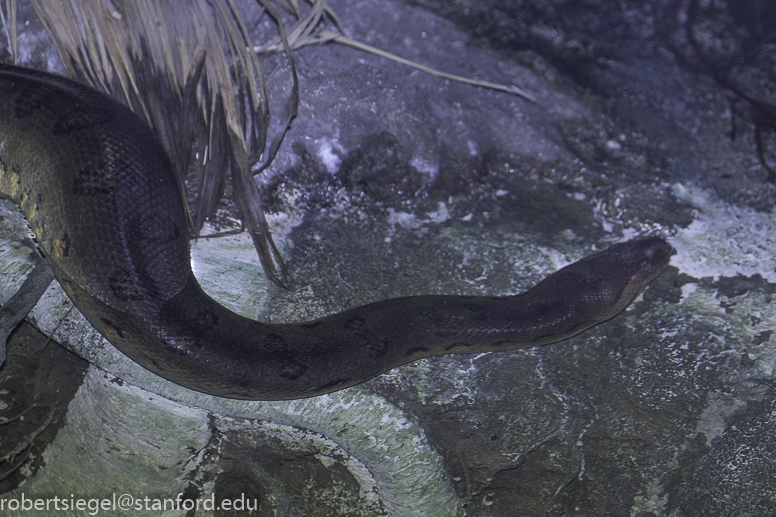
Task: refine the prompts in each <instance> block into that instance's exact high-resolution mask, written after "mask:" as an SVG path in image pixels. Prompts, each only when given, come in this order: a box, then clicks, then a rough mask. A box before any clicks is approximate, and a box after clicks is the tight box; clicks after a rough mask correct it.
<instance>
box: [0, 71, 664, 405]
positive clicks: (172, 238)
mask: <svg viewBox="0 0 776 517" xmlns="http://www.w3.org/2000/svg"><path fill="white" fill-rule="evenodd" d="M0 193H1V194H2V196H3V197H6V198H9V199H11V200H13V201H15V202H16V203H17V204H19V206H20V207H21V210H22V212H23V214H24V215H25V217H26V218H27V221H28V222H29V224H30V226H31V228H32V230H33V232H34V233H35V235H36V237H37V240H38V242H39V245H40V248H41V249H42V251H43V253H44V254H45V255H46V257H47V259H48V261H49V264H50V265H51V268H52V269H53V271H54V274H55V275H56V278H57V279H58V280H59V282H60V284H61V285H62V287H63V289H64V290H65V292H66V293H67V295H68V296H69V297H70V299H71V300H72V301H73V303H74V304H75V306H76V307H77V308H78V309H79V310H80V311H81V313H83V315H84V316H85V317H86V319H87V320H89V322H90V323H91V324H92V325H93V326H94V327H95V328H96V329H97V330H98V331H99V332H100V333H102V335H103V336H105V337H106V338H107V339H108V340H109V341H110V342H111V343H112V344H113V345H115V346H116V348H118V349H119V350H120V351H121V352H122V353H124V354H126V355H127V356H129V357H130V358H132V359H133V360H134V361H136V362H137V363H139V364H140V365H142V366H144V367H145V368H147V369H149V370H151V371H152V372H154V373H156V374H158V375H160V376H162V377H164V378H166V379H168V380H170V381H173V382H175V383H177V384H180V385H182V386H186V387H188V388H191V389H194V390H198V391H202V392H205V393H209V394H212V395H217V396H222V397H230V398H237V399H250V400H279V399H293V398H303V397H310V396H314V395H320V394H324V393H328V392H331V391H335V390H338V389H342V388H345V387H348V386H352V385H354V384H357V383H360V382H363V381H365V380H368V379H370V378H372V377H375V376H377V375H380V374H381V373H384V372H386V371H388V370H390V369H392V368H395V367H397V366H399V365H402V364H405V363H408V362H410V361H415V360H417V359H421V358H425V357H432V356H438V355H444V354H451V353H475V352H476V353H480V352H490V351H502V350H512V349H517V348H526V347H532V346H536V345H542V344H546V343H553V342H556V341H560V340H563V339H567V338H569V337H571V336H574V335H576V334H578V333H579V332H582V331H583V330H585V329H588V328H590V327H592V326H593V325H596V324H598V323H600V322H602V321H605V320H608V319H610V318H612V317H614V316H616V315H617V314H619V313H620V312H621V311H622V310H623V309H625V307H627V306H628V305H629V304H630V302H631V301H632V300H633V299H634V298H635V297H636V296H637V295H638V294H639V293H640V292H641V290H642V289H643V288H644V287H645V286H646V285H647V284H648V283H649V282H650V281H652V279H654V278H655V277H656V276H657V275H659V274H660V273H661V272H662V271H663V270H664V269H665V267H666V266H667V264H668V262H669V259H670V255H671V253H672V251H673V250H672V248H671V246H670V245H668V244H667V243H666V242H665V241H663V240H662V239H660V238H658V237H650V238H645V239H640V240H633V241H630V242H626V243H622V244H616V245H614V246H611V247H610V248H609V249H607V250H605V251H603V252H599V253H597V254H594V255H591V256H589V257H587V258H584V259H582V260H580V261H578V262H576V263H574V264H571V265H569V266H567V267H565V268H563V269H561V270H560V271H557V272H556V273H553V274H551V275H549V276H548V277H547V278H546V279H544V280H543V281H541V282H540V283H539V284H537V285H536V286H535V287H533V288H532V289H530V290H529V291H527V292H526V293H524V294H521V295H517V296H506V297H479V296H415V297H407V298H397V299H389V300H384V301H380V302H376V303H372V304H369V305H365V306H362V307H356V308H353V309H349V310H346V311H344V312H341V313H338V314H334V315H331V316H327V317H324V318H321V319H318V320H315V321H308V322H304V323H295V324H284V325H278V324H265V323H260V322H257V321H253V320H250V319H247V318H244V317H242V316H239V315H237V314H234V313H233V312H231V311H229V310H227V309H226V308H224V307H223V306H221V305H219V304H218V303H217V302H216V301H214V300H213V299H211V298H210V297H209V296H208V295H207V294H205V292H204V291H203V290H202V289H201V288H200V286H199V284H198V283H197V281H196V279H195V278H194V275H193V273H192V271H191V266H190V259H189V233H188V226H187V214H186V210H185V207H184V204H183V197H182V195H181V192H180V190H179V186H178V183H177V181H176V179H175V177H174V176H173V170H172V167H171V164H170V161H169V159H168V157H167V156H166V154H165V152H164V150H163V149H162V146H161V144H160V143H159V142H158V140H157V138H156V137H155V135H154V134H153V132H152V131H151V129H149V128H148V126H147V125H146V124H145V123H144V122H143V121H141V120H140V119H139V118H138V117H137V116H135V115H134V114H133V113H132V112H130V111H129V110H128V109H127V108H126V107H124V106H123V105H121V104H120V103H118V102H116V101H114V100H112V99H110V98H109V97H107V96H105V95H103V94H101V93H98V92H97V91H95V90H93V89H91V88H89V87H87V86H84V85H82V84H80V83H77V82H74V81H71V80H69V79H66V78H63V77H60V76H56V75H51V74H47V73H43V72H38V71H34V70H29V69H25V68H18V67H14V66H9V65H0Z"/></svg>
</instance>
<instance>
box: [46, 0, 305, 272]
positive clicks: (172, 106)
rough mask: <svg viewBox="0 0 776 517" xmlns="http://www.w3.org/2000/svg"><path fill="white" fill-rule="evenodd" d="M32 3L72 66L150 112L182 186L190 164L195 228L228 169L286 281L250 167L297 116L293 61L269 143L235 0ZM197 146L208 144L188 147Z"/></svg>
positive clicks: (262, 250) (254, 231)
mask: <svg viewBox="0 0 776 517" xmlns="http://www.w3.org/2000/svg"><path fill="white" fill-rule="evenodd" d="M32 3H33V6H34V7H35V10H36V11H37V12H38V15H39V16H40V18H41V20H42V21H43V23H44V24H45V26H46V28H47V30H48V31H49V33H50V34H51V35H52V38H53V40H54V42H55V45H56V47H57V51H58V52H59V55H60V57H61V59H62V61H63V63H64V66H65V69H66V70H67V72H68V74H69V75H70V76H71V77H75V78H78V79H79V80H82V81H85V82H88V83H90V84H92V85H93V86H95V87H96V88H98V89H101V90H103V91H105V92H107V93H109V94H111V95H113V96H114V97H117V98H123V100H124V101H125V102H126V103H127V105H128V106H129V107H130V108H132V110H133V111H135V113H138V114H139V115H141V116H143V117H145V118H146V120H147V121H148V122H149V124H150V125H151V127H152V128H153V129H154V131H155V132H156V133H157V135H158V136H159V138H160V139H161V141H162V143H163V145H164V146H165V148H166V149H167V151H168V153H169V154H170V156H171V157H172V159H173V162H174V163H175V167H176V172H177V173H178V177H179V181H180V183H181V187H182V192H185V188H184V187H185V182H186V179H187V177H188V176H187V175H188V173H189V166H190V165H193V167H192V168H193V169H194V170H195V172H194V176H193V179H192V178H191V177H188V178H189V180H190V182H191V184H192V185H193V186H194V189H193V190H194V193H193V195H191V196H189V197H188V198H187V200H186V201H187V202H188V201H189V200H190V201H191V204H190V213H191V221H192V228H193V230H194V233H195V235H198V234H199V232H200V230H201V229H202V226H203V225H204V223H205V221H206V220H207V219H208V218H209V217H211V216H212V215H213V214H214V212H215V210H216V205H217V203H218V201H219V200H220V199H221V197H222V193H223V191H224V185H225V183H226V180H227V171H229V172H230V174H231V180H232V183H233V185H234V187H235V188H234V189H233V192H234V194H233V196H234V200H235V202H236V205H237V207H238V210H239V215H240V217H241V219H242V221H243V225H244V226H245V227H246V228H247V230H248V232H249V233H250V235H251V237H252V239H253V242H254V244H255V246H256V249H257V251H258V254H259V257H260V259H261V263H262V265H263V266H264V270H265V271H266V273H267V275H268V276H269V277H270V278H271V279H272V280H273V281H274V282H276V283H278V284H282V283H283V281H284V277H285V268H284V265H283V261H282V259H281V257H280V254H279V252H278V250H277V248H276V247H275V244H274V243H273V241H272V237H271V236H270V233H269V230H268V228H267V222H266V220H265V217H264V212H263V210H262V207H261V200H260V196H259V191H258V186H257V185H256V183H255V181H253V177H252V173H251V166H252V165H253V164H255V163H256V162H258V161H259V159H261V162H262V167H266V164H268V163H269V162H270V161H271V160H272V159H273V158H274V155H275V153H276V152H277V148H278V147H279V145H280V141H281V140H282V136H283V134H284V133H285V131H286V129H287V128H288V125H289V123H290V121H291V119H292V118H293V116H294V115H295V114H296V106H297V104H298V80H297V77H296V71H295V69H294V68H293V62H292V66H291V72H292V80H293V88H292V93H291V94H290V97H289V99H288V101H287V103H286V108H285V110H284V113H283V115H282V117H281V119H282V120H281V124H280V125H279V127H278V129H277V131H276V133H275V134H274V135H273V136H272V139H271V144H270V146H269V148H267V147H266V143H267V139H268V134H267V131H268V127H269V120H270V119H269V105H268V101H267V95H266V91H265V87H264V82H263V79H262V76H261V70H260V67H259V62H258V59H257V57H256V54H255V53H254V52H252V43H251V40H250V38H249V36H248V31H247V28H246V27H245V24H244V22H243V20H242V17H241V14H240V13H239V11H238V10H237V8H236V6H235V5H234V2H233V0H219V1H207V0H189V1H187V2H179V1H175V0H123V1H122V0H112V1H111V0H32ZM162 20H163V21H164V23H161V21H162ZM278 23H279V24H280V26H281V27H282V22H281V21H280V20H278ZM282 37H283V32H282V31H281V38H282ZM288 56H289V59H290V58H291V57H290V53H289V54H288ZM193 149H204V151H203V152H202V153H198V154H194V152H193Z"/></svg>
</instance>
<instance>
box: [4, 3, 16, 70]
mask: <svg viewBox="0 0 776 517" xmlns="http://www.w3.org/2000/svg"><path fill="white" fill-rule="evenodd" d="M5 10H6V12H7V13H8V18H7V19H6V15H5V14H4V13H3V8H2V6H0V22H2V23H3V31H4V32H5V38H6V40H7V41H8V51H9V52H10V53H11V58H12V59H13V64H16V57H17V55H18V52H17V47H16V0H5Z"/></svg>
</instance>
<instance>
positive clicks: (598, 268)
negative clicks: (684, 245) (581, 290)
mask: <svg viewBox="0 0 776 517" xmlns="http://www.w3.org/2000/svg"><path fill="white" fill-rule="evenodd" d="M675 253H676V250H674V248H673V247H672V246H671V245H670V244H668V243H667V242H666V241H665V240H663V239H662V238H660V237H647V238H645V239H635V240H631V241H627V242H622V243H619V244H615V245H613V246H610V247H609V248H608V249H606V250H604V251H602V252H600V253H596V254H595V255H591V256H589V257H586V258H584V259H582V260H580V261H579V262H577V263H575V264H572V265H571V266H569V267H574V266H578V267H581V268H584V269H586V270H587V271H588V272H589V274H591V275H592V276H595V277H597V278H596V279H595V282H594V283H595V284H597V285H598V287H597V289H598V295H599V297H600V299H601V301H603V302H604V303H605V304H606V305H607V306H608V308H606V309H601V310H602V311H603V310H605V311H606V312H607V313H609V314H608V317H613V316H615V315H617V314H619V313H620V312H622V311H623V310H624V309H625V308H626V307H627V306H628V305H630V303H631V302H632V301H633V300H634V299H635V298H636V297H637V296H638V295H639V293H641V291H643V290H644V288H645V287H646V286H647V285H648V284H649V283H650V282H652V280H654V279H655V278H657V277H658V276H659V275H660V274H661V273H662V272H663V271H664V270H665V268H666V267H667V266H668V263H669V262H670V260H671V256H672V255H673V254H675ZM594 272H595V273H594ZM591 283H593V282H591Z"/></svg>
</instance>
